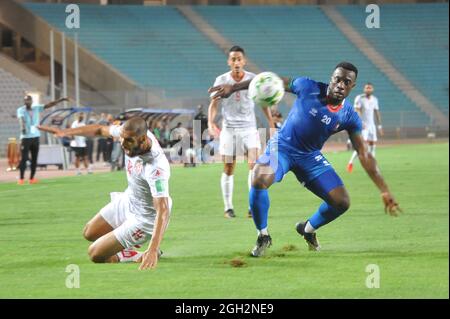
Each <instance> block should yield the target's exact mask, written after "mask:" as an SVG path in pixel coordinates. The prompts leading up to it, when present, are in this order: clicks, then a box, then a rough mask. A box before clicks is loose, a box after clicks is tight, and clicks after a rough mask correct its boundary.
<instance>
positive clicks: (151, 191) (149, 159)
mask: <svg viewBox="0 0 450 319" xmlns="http://www.w3.org/2000/svg"><path fill="white" fill-rule="evenodd" d="M120 129H121V126H119V125H113V126H111V127H110V134H111V135H112V136H113V137H119V136H120ZM147 136H148V137H149V138H150V140H151V141H152V146H151V149H150V151H149V152H147V153H145V154H142V155H139V156H134V157H129V156H127V155H125V170H126V172H127V180H128V187H127V189H126V190H125V194H126V195H127V198H128V206H129V207H128V208H129V209H128V211H129V212H130V213H132V214H134V215H136V218H138V219H141V218H142V219H144V220H149V219H153V218H154V217H155V215H156V211H155V208H154V207H153V198H156V197H169V178H170V165H169V161H168V160H167V158H166V155H165V154H164V151H163V149H162V148H161V146H160V145H159V143H158V141H157V139H156V138H155V136H154V135H153V134H152V133H151V132H150V131H147Z"/></svg>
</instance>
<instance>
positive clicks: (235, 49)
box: [228, 45, 245, 55]
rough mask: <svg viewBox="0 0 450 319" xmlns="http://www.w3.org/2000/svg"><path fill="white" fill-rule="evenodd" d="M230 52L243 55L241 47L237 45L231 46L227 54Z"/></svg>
mask: <svg viewBox="0 0 450 319" xmlns="http://www.w3.org/2000/svg"><path fill="white" fill-rule="evenodd" d="M231 52H241V53H242V54H243V55H245V51H244V49H243V48H241V47H240V46H238V45H233V46H232V47H231V49H230V50H229V51H228V53H231Z"/></svg>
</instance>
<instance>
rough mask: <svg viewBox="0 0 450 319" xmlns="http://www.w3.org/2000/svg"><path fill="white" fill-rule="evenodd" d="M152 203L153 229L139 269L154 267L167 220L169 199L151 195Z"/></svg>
mask: <svg viewBox="0 0 450 319" xmlns="http://www.w3.org/2000/svg"><path fill="white" fill-rule="evenodd" d="M153 204H154V206H155V210H156V220H155V231H154V232H153V235H152V239H151V241H150V244H149V246H148V249H147V250H146V251H145V253H144V255H143V256H142V262H141V266H140V267H139V269H140V270H145V269H153V268H156V265H157V264H158V258H159V246H160V245H161V241H162V239H163V236H164V232H165V230H166V228H167V223H168V222H169V199H168V198H167V197H153Z"/></svg>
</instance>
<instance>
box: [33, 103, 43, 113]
mask: <svg viewBox="0 0 450 319" xmlns="http://www.w3.org/2000/svg"><path fill="white" fill-rule="evenodd" d="M34 108H36V109H37V110H38V111H39V113H40V112H44V105H42V104H40V105H36V106H35V107H34Z"/></svg>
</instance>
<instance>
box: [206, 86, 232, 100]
mask: <svg viewBox="0 0 450 319" xmlns="http://www.w3.org/2000/svg"><path fill="white" fill-rule="evenodd" d="M213 92H216V94H214V95H213V97H212V98H213V99H221V98H227V97H230V95H231V94H233V86H232V85H230V84H222V85H218V86H213V87H212V88H209V90H208V93H210V94H211V93H213Z"/></svg>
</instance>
